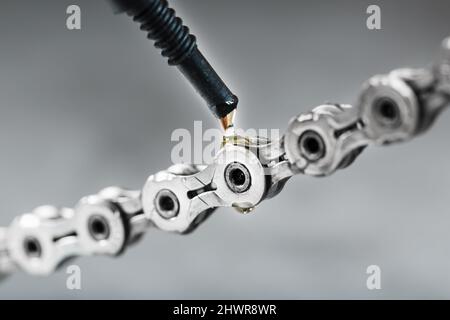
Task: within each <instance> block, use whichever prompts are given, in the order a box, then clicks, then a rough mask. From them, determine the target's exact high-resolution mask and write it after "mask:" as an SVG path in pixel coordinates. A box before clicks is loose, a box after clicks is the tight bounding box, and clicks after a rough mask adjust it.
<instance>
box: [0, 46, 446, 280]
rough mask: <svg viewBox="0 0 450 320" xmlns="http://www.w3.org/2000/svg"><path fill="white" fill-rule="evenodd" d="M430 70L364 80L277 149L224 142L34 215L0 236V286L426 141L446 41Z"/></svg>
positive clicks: (246, 141) (309, 116) (442, 94)
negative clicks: (352, 99) (209, 152)
mask: <svg viewBox="0 0 450 320" xmlns="http://www.w3.org/2000/svg"><path fill="white" fill-rule="evenodd" d="M443 51H444V58H443V59H442V60H441V61H439V62H438V63H437V64H435V65H434V66H433V67H432V68H430V69H398V70H394V71H392V72H390V73H388V74H387V75H377V76H374V77H372V78H370V79H369V80H368V81H367V82H366V83H365V84H364V85H363V89H362V92H361V94H360V96H359V99H358V100H357V104H356V105H355V106H351V105H346V104H324V105H320V106H318V107H316V108H314V109H313V110H312V111H311V112H309V113H305V114H301V115H299V116H297V117H295V118H293V119H292V120H291V121H290V124H289V127H288V129H287V132H286V133H285V135H284V136H283V137H281V138H280V139H279V140H275V141H270V140H268V139H266V138H264V137H236V136H233V137H228V138H227V139H226V141H225V143H224V145H223V147H222V149H221V150H220V151H219V152H218V154H217V155H216V157H215V160H214V161H213V163H211V164H210V165H207V166H195V165H187V164H178V165H174V166H172V167H170V168H168V169H167V170H164V171H161V172H158V173H156V174H154V175H151V176H150V177H149V178H148V180H147V182H146V183H145V185H144V187H143V189H142V194H141V192H140V191H135V190H133V191H131V190H125V189H121V188H118V187H109V188H106V189H103V190H102V191H100V192H99V193H98V194H96V195H91V196H87V197H84V198H82V199H81V200H80V201H79V203H78V204H77V205H76V206H75V208H74V209H69V208H57V207H53V206H43V207H38V208H36V209H35V210H33V211H32V212H31V213H26V214H23V215H21V216H19V217H17V218H16V219H15V220H14V221H13V222H12V223H11V225H10V226H9V227H8V228H0V279H1V278H3V277H5V276H6V275H7V274H10V273H12V272H13V271H15V269H21V270H23V271H25V272H28V273H30V274H36V275H47V274H50V273H52V272H53V271H55V270H56V269H57V268H58V267H59V266H60V265H61V264H62V263H63V262H64V261H66V260H67V259H68V258H72V257H75V256H81V255H110V256H116V255H118V254H120V253H121V252H123V251H124V249H125V248H126V247H127V246H128V245H130V244H132V243H134V242H136V241H137V240H139V239H140V238H141V237H142V235H143V234H144V233H145V232H146V231H147V230H148V229H149V228H150V227H156V228H158V229H161V230H163V231H171V232H178V233H183V234H184V233H188V232H191V231H192V230H194V229H195V227H197V226H198V225H200V224H201V223H202V222H203V221H205V219H206V218H207V217H208V216H209V215H210V214H211V213H212V212H214V210H215V209H216V208H218V207H233V208H236V209H238V211H240V212H242V213H248V212H250V211H251V210H252V209H253V208H254V207H255V206H257V205H258V204H259V203H260V202H261V201H263V200H266V199H269V198H271V197H273V196H275V195H276V194H278V193H279V192H280V191H281V190H282V188H283V187H284V185H285V182H286V181H287V180H288V179H289V178H290V177H292V176H293V175H294V174H299V173H301V174H306V175H312V176H327V175H330V174H332V173H334V172H335V171H337V170H339V169H343V168H345V167H347V166H349V165H350V164H351V163H352V162H353V161H354V160H355V159H356V158H357V156H358V155H359V154H360V153H361V152H362V151H363V149H364V148H365V147H367V146H370V145H384V144H391V143H394V142H399V141H406V140H409V139H411V138H414V137H415V136H417V135H418V134H420V133H422V132H424V131H426V130H427V129H429V128H430V126H431V125H432V124H433V123H434V120H435V119H436V117H437V116H438V115H439V114H440V112H441V111H442V110H443V109H444V107H446V106H448V104H449V102H450V90H449V87H450V81H449V79H450V77H449V75H450V41H449V40H446V41H445V42H444V46H443Z"/></svg>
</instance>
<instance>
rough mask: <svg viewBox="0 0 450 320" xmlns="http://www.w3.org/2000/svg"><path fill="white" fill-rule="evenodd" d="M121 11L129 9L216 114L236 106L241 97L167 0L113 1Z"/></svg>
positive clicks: (128, 12) (111, 0)
mask: <svg viewBox="0 0 450 320" xmlns="http://www.w3.org/2000/svg"><path fill="white" fill-rule="evenodd" d="M110 2H111V3H112V4H113V5H114V6H115V8H116V11H117V12H126V13H127V14H128V15H130V16H132V17H133V20H134V21H136V22H138V23H139V24H140V25H141V30H143V31H146V32H147V33H148V38H149V39H151V40H153V41H154V42H155V47H156V48H158V49H161V55H162V56H163V57H166V58H167V59H168V63H169V65H175V66H177V67H178V68H179V69H180V71H181V72H182V73H183V74H184V75H185V77H186V78H187V79H188V80H189V82H190V83H191V84H192V85H193V86H194V88H195V89H196V90H197V92H198V93H199V94H200V95H201V96H202V97H203V99H204V100H205V101H206V103H207V105H208V107H209V108H210V110H211V111H212V112H213V114H214V115H215V116H216V117H218V118H222V117H224V116H226V115H227V114H228V113H230V112H231V111H233V110H234V109H236V107H237V103H238V98H237V97H236V96H235V95H234V94H233V93H232V92H231V91H230V90H229V89H228V87H227V86H226V85H225V83H224V82H223V81H222V79H221V78H220V77H219V76H218V75H217V73H216V72H215V71H214V69H213V68H212V67H211V65H210V64H209V63H208V61H207V60H206V58H205V57H204V56H203V55H202V53H201V52H200V51H199V49H198V48H197V44H196V38H195V36H194V35H192V34H190V32H189V28H188V27H186V26H185V25H183V21H182V20H181V19H180V18H179V17H177V16H176V13H175V10H173V9H172V8H170V7H169V5H168V3H167V1H166V0H110Z"/></svg>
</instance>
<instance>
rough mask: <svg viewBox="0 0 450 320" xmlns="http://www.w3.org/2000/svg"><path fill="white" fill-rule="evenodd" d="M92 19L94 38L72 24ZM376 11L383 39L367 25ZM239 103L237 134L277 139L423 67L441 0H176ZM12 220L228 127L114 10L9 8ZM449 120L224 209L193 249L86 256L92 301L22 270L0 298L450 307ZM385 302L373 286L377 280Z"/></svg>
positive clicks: (4, 178) (149, 246)
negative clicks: (319, 112) (323, 174)
mask: <svg viewBox="0 0 450 320" xmlns="http://www.w3.org/2000/svg"><path fill="white" fill-rule="evenodd" d="M71 3H77V4H79V5H80V6H81V8H82V30H81V31H68V30H66V28H65V19H66V14H65V10H66V7H67V6H68V5H69V4H71ZM373 3H377V4H379V5H380V6H381V7H382V27H383V30H381V31H369V30H367V29H366V27H365V21H366V17H367V15H366V13H365V10H366V8H367V6H368V5H369V4H373ZM172 4H173V6H174V7H175V8H176V9H177V10H178V12H179V14H180V15H181V16H182V17H183V18H184V20H185V22H186V23H187V25H189V26H190V28H191V30H192V31H193V32H194V33H195V34H196V35H197V37H198V39H199V46H200V48H201V49H202V50H203V51H204V53H205V55H206V56H207V57H208V58H209V59H210V61H211V63H212V64H213V65H214V66H215V67H216V68H217V69H218V72H219V74H220V75H221V76H222V77H223V78H224V79H225V81H226V82H227V84H228V85H229V86H230V87H231V88H232V89H233V90H234V91H235V92H236V93H237V94H238V95H239V97H240V100H241V103H240V109H239V114H238V119H237V122H238V125H239V126H240V127H243V128H248V127H253V128H280V129H281V130H282V131H284V130H285V128H286V126H287V123H288V120H289V119H290V118H291V117H292V116H294V115H296V114H298V113H300V112H304V111H307V110H309V109H311V108H312V107H314V106H316V105H318V104H321V103H323V102H325V101H328V100H331V101H338V102H348V103H352V102H353V101H354V100H355V99H356V97H357V94H358V92H359V88H360V84H361V83H362V82H363V81H364V80H365V79H367V78H368V77H369V76H371V75H373V74H376V73H383V72H386V71H389V70H391V69H393V68H396V67H401V66H425V65H428V64H429V63H430V62H431V61H432V60H433V59H434V58H435V57H436V53H437V48H438V45H439V43H440V41H441V40H442V39H443V38H444V37H445V36H446V35H448V34H450V23H449V13H450V3H449V2H448V1H446V0H441V1H426V0H421V1H411V0H403V1H370V2H369V1H359V0H358V1H356V0H355V1H335V0H328V1H313V0H311V1H279V0H277V1H275V0H273V1H262V0H257V1H256V0H255V1H249V0H246V1H241V0H234V1H230V0H228V1H211V0H184V1H172ZM1 5H2V9H1V10H0V41H1V49H0V52H1V53H0V70H1V76H0V98H1V100H0V101H1V104H0V105H1V107H0V108H1V117H0V150H1V155H2V156H1V157H0V168H1V169H0V181H1V186H0V188H1V196H2V201H1V202H0V224H1V225H7V224H8V223H9V222H10V221H11V220H12V218H13V217H14V216H16V215H18V214H20V213H23V212H27V211H29V210H30V209H32V208H34V207H35V206H37V205H40V204H46V203H52V204H57V205H66V206H72V205H73V204H74V203H76V201H77V200H78V199H79V198H80V197H81V196H83V195H86V194H91V193H95V192H96V191H97V190H99V189H101V188H102V187H104V186H108V185H114V184H120V185H123V186H128V187H132V188H140V187H141V186H142V185H143V183H144V181H145V179H146V178H147V176H148V175H149V174H150V173H152V172H156V171H158V170H161V169H164V168H166V167H167V166H168V165H169V164H170V151H171V148H172V147H173V145H174V144H173V143H172V142H171V141H170V135H171V133H172V131H173V130H174V129H176V128H187V129H190V130H191V129H193V121H194V120H203V121H204V127H205V128H208V127H215V126H217V124H216V122H215V120H214V119H213V117H212V116H211V115H210V114H209V113H207V112H206V107H205V106H204V104H203V101H201V99H200V98H199V97H198V96H197V95H196V94H195V93H194V92H193V90H192V89H191V87H190V86H189V84H188V83H186V82H185V81H184V79H183V78H182V76H181V75H180V74H179V73H178V72H177V71H176V70H175V69H173V68H172V69H170V68H168V67H167V66H166V62H165V61H164V60H163V59H161V58H160V57H159V53H158V52H157V51H156V50H154V48H153V47H152V44H151V43H150V42H149V41H146V39H145V35H144V34H143V33H142V32H139V31H138V30H137V25H136V24H134V23H132V22H131V21H130V19H129V18H127V17H126V16H124V15H121V16H114V15H113V14H112V12H111V10H110V8H109V6H108V5H107V4H106V3H105V2H104V1H88V0H77V1H65V0H64V1H63V0H58V1H56V0H54V1H50V0H46V1H38V2H37V1H33V0H26V1H25V0H24V1H2V4H1ZM449 121H450V113H448V112H447V113H446V114H444V115H443V116H442V117H441V118H440V119H439V121H438V122H437V124H436V125H435V127H434V128H433V129H432V130H431V131H430V132H429V133H427V134H426V135H424V136H421V137H420V138H418V139H416V140H414V141H412V142H410V143H407V144H402V145H396V146H393V147H387V148H373V149H370V150H367V151H366V152H365V153H364V154H363V155H362V156H361V157H360V158H359V159H358V160H359V161H357V162H356V163H355V164H354V165H353V166H352V167H351V168H349V169H348V170H345V171H340V172H338V173H337V174H335V175H334V176H332V177H330V178H326V179H318V178H311V177H304V176H297V177H295V178H294V179H292V180H291V181H290V182H289V183H288V185H287V186H286V188H285V190H284V191H283V192H282V193H281V194H280V195H279V196H278V197H276V198H274V199H272V200H270V201H266V202H264V203H262V204H261V205H260V206H258V208H257V209H256V210H255V212H254V214H251V215H248V216H241V215H239V214H238V213H236V212H235V211H233V210H231V209H230V210H227V209H221V210H218V211H217V213H216V214H215V216H213V217H212V218H211V219H210V220H208V221H207V223H205V224H204V225H202V226H201V227H200V228H199V229H198V230H197V232H195V233H193V234H192V235H190V236H185V237H182V236H178V235H175V234H166V233H163V232H160V231H151V232H149V233H148V234H147V235H146V237H145V238H144V241H142V242H141V243H139V245H137V246H135V247H133V248H131V249H130V250H128V251H127V252H126V254H125V255H124V256H122V257H120V258H119V259H112V258H106V257H96V258H82V259H79V260H77V263H78V264H79V265H80V266H81V268H82V280H83V282H82V286H83V288H82V290H81V291H69V290H67V289H66V288H65V279H66V274H65V273H64V270H62V271H59V272H58V273H57V274H55V275H52V276H50V277H48V278H35V277H31V276H28V275H25V274H21V273H19V274H16V275H14V276H13V277H11V278H9V279H7V280H6V281H4V282H3V283H2V284H1V285H0V298H75V299H77V298H194V299H196V298H450V235H449V227H450V210H449V205H450V203H449V198H450V170H449V166H448V164H449V160H448V158H449V156H450V148H449V143H448V138H449V134H450V128H449V126H448V125H446V124H448V123H449ZM371 264H377V265H379V266H380V267H381V269H382V290H379V291H369V290H367V288H366V277H367V275H366V274H365V270H366V267H367V266H368V265H371Z"/></svg>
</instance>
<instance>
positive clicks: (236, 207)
mask: <svg viewBox="0 0 450 320" xmlns="http://www.w3.org/2000/svg"><path fill="white" fill-rule="evenodd" d="M234 209H235V210H236V211H237V212H239V213H241V214H249V213H250V212H252V211H253V209H255V207H248V208H242V207H238V206H234Z"/></svg>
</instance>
